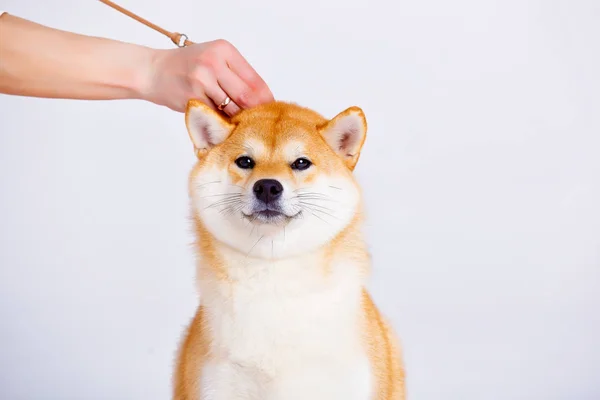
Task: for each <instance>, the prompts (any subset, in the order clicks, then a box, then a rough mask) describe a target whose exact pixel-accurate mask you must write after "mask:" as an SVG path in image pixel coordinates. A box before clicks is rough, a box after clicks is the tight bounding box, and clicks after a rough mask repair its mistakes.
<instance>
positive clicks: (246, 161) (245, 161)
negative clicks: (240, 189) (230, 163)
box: [235, 156, 254, 169]
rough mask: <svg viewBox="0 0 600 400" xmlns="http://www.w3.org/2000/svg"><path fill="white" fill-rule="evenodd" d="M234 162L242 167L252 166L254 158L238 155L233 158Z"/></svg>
mask: <svg viewBox="0 0 600 400" xmlns="http://www.w3.org/2000/svg"><path fill="white" fill-rule="evenodd" d="M235 164H236V165H237V166H238V167H240V168H242V169H252V168H254V160H253V159H251V158H250V157H247V156H242V157H239V158H238V159H237V160H235Z"/></svg>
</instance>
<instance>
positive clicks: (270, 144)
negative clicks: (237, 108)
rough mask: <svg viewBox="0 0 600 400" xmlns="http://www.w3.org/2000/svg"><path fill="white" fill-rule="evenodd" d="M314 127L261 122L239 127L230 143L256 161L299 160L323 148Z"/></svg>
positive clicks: (287, 122)
mask: <svg viewBox="0 0 600 400" xmlns="http://www.w3.org/2000/svg"><path fill="white" fill-rule="evenodd" d="M320 136H321V135H320V133H319V132H318V130H317V127H316V126H315V125H311V124H310V123H306V122H305V121H298V120H295V121H294V120H288V119H279V120H270V121H269V120H261V121H260V123H246V124H240V125H239V126H238V127H237V129H236V130H235V132H234V134H232V136H231V138H230V140H231V142H232V143H233V144H235V145H237V147H238V148H239V149H240V151H242V152H244V153H247V154H248V155H249V156H252V157H255V158H263V157H274V156H279V157H283V158H285V159H291V158H297V157H301V156H302V155H304V154H305V153H306V152H307V151H309V149H315V147H318V146H319V145H322V144H324V142H323V140H322V139H321V137H320Z"/></svg>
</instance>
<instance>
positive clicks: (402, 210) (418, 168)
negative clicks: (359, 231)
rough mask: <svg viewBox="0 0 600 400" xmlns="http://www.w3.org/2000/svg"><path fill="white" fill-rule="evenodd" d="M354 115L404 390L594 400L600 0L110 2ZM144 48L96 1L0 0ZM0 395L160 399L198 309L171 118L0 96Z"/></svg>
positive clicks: (383, 299)
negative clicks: (231, 47) (211, 44)
mask: <svg viewBox="0 0 600 400" xmlns="http://www.w3.org/2000/svg"><path fill="white" fill-rule="evenodd" d="M120 4H121V5H123V6H125V7H126V8H129V9H131V10H133V11H135V12H137V13H139V14H140V15H142V16H144V17H146V18H148V19H149V20H151V21H153V22H156V23H158V24H159V25H161V26H164V27H165V28H167V29H170V30H174V31H180V32H185V33H187V34H188V35H189V36H190V38H191V39H192V40H194V41H204V40H212V39H217V38H225V39H228V40H229V41H231V42H232V43H234V44H235V45H236V46H237V47H238V48H239V49H240V51H241V52H242V53H243V54H244V55H245V56H246V57H247V58H248V59H249V61H250V62H251V63H252V64H253V65H254V66H255V68H256V69H257V70H258V71H259V73H260V74H261V75H262V76H263V77H264V78H265V80H266V81H267V82H268V83H269V85H270V86H271V88H272V90H273V92H274V94H275V96H276V97H277V98H278V99H281V100H289V101H294V102H298V103H300V104H302V105H305V106H309V107H311V108H314V109H315V110H317V111H319V112H321V113H323V114H325V115H326V116H328V117H332V116H333V115H335V114H336V113H337V112H339V111H341V110H343V109H344V108H346V107H348V106H351V105H358V106H361V107H362V108H363V109H364V110H365V112H366V115H367V118H368V120H369V123H370V125H369V126H370V130H369V136H368V139H367V142H366V145H365V146H366V147H365V149H364V153H363V156H362V158H361V161H360V163H359V167H358V170H357V174H358V176H359V178H360V181H361V182H362V184H363V187H364V189H365V193H366V200H367V206H368V211H369V223H368V227H367V228H368V233H369V240H370V244H371V249H372V252H373V256H374V263H375V271H374V274H373V277H372V281H371V283H370V288H371V290H372V292H373V295H374V297H375V299H376V300H377V301H378V304H379V305H380V307H381V309H382V310H383V312H384V313H386V315H388V316H389V318H390V319H391V321H392V323H393V324H394V327H395V328H396V330H397V331H398V334H399V335H400V337H401V339H402V343H403V346H404V351H405V361H406V368H407V379H408V391H409V399H410V400H496V399H498V400H500V399H501V400H508V399H510V400H521V399H522V400H558V399H561V400H592V399H598V398H600V379H598V371H599V370H598V364H599V363H600V343H599V342H600V341H599V340H598V338H599V337H600V311H599V308H600V293H599V289H600V288H599V286H600V117H599V115H600V113H599V111H600V96H599V92H600V82H599V79H600V78H599V75H600V74H599V72H598V71H600V51H599V49H600V44H599V39H600V22H599V21H600V2H598V1H596V0H589V1H583V0H582V1H566V0H565V1H548V0H545V1H542V0H539V1H533V0H530V1H524V0H510V1H508V0H504V1H491V0H486V1H482V0H472V1H468V0H457V1H446V0H418V1H417V0H406V1H391V0H388V1H386V2H384V1H375V0H370V1H368V2H367V1H363V2H357V1H347V0H345V1H343V0H328V1H326V0H319V1H314V0H310V1H308V0H303V1H294V2H292V1H281V0H253V1H248V0H228V1H216V2H215V1H213V2H209V1H200V0H197V1H193V0H180V1H177V2H172V3H170V2H168V1H143V0H122V1H121V2H120ZM0 8H4V9H5V10H7V11H9V12H12V13H14V14H16V15H20V16H22V17H25V18H29V19H32V20H34V21H36V22H40V23H43V24H46V25H49V26H53V27H56V28H60V29H65V30H71V31H75V32H79V33H84V34H90V35H97V36H105V37H111V38H115V39H119V40H124V41H130V42H134V43H139V44H144V45H148V46H154V47H163V48H168V47H172V45H171V43H170V42H169V40H168V39H166V38H164V37H163V36H161V35H159V34H158V33H155V32H154V31H152V30H150V29H149V28H147V27H145V26H143V25H141V24H139V23H137V22H135V21H133V20H131V19H129V18H127V17H125V16H123V15H121V14H119V13H117V12H116V11H114V10H111V9H110V8H108V7H107V6H105V5H103V4H101V3H100V2H97V1H65V0H63V1H22V0H19V1H17V0H12V1H6V0H3V1H0ZM0 112H1V119H0V132H1V133H0V189H1V198H0V398H2V399H7V400H8V399H11V400H13V399H14V400H20V399H35V400H38V399H40V400H45V399H60V400H71V399H77V400H82V399H85V400H96V399H98V400H100V399H102V400H107V399H110V400H120V399H131V400H137V399H140V400H142V399H143V400H149V399H168V398H169V396H170V381H171V371H172V363H173V359H174V356H175V351H176V348H177V345H178V342H179V338H180V335H181V333H182V331H183V328H184V327H185V325H186V324H187V322H188V320H189V318H191V317H192V315H193V312H194V310H195V307H196V301H197V297H196V293H195V289H194V283H193V277H194V266H193V253H192V247H191V242H192V236H191V224H190V222H189V219H188V217H189V215H188V199H187V191H186V190H187V188H186V181H187V174H188V171H189V169H190V168H191V166H192V165H193V162H194V157H193V153H192V148H191V145H190V143H189V140H188V137H187V133H186V131H185V126H184V121H183V115H182V114H179V113H176V112H173V111H171V110H169V109H167V108H162V107H158V106H155V105H153V104H150V103H143V102H140V101H115V102H83V101H62V100H41V99H28V98H19V97H9V96H0Z"/></svg>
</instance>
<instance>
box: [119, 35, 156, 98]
mask: <svg viewBox="0 0 600 400" xmlns="http://www.w3.org/2000/svg"><path fill="white" fill-rule="evenodd" d="M159 54H160V50H157V49H152V48H148V47H143V46H136V48H135V52H132V53H130V55H132V57H131V61H130V62H129V63H128V64H129V65H128V72H127V77H126V78H125V82H126V83H125V85H126V89H127V90H128V91H129V93H130V97H131V98H133V99H139V100H149V99H150V97H151V93H152V87H153V82H154V77H155V75H156V73H155V71H156V63H157V58H158V57H159Z"/></svg>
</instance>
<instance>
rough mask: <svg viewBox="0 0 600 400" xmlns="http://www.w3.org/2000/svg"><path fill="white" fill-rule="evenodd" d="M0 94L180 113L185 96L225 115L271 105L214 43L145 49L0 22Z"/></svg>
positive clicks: (229, 50) (223, 45)
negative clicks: (119, 102)
mask: <svg viewBox="0 0 600 400" xmlns="http://www.w3.org/2000/svg"><path fill="white" fill-rule="evenodd" d="M0 93H5V94H12V95H21V96H31V97H45V98H68V99H85V100H113V99H142V100H146V101H151V102H153V103H156V104H159V105H164V106H167V107H169V108H171V109H173V110H176V111H180V112H182V111H184V109H185V105H186V104H187V101H188V100H189V99H190V98H196V99H199V100H201V101H203V102H205V103H206V104H209V105H210V106H211V107H214V108H216V106H217V105H218V104H220V103H221V102H222V101H223V99H224V98H225V96H227V95H228V96H229V97H231V99H232V103H230V105H228V106H227V107H226V108H225V110H224V111H226V112H227V113H228V114H230V115H233V114H235V113H237V112H238V111H239V108H247V107H251V106H254V105H258V104H261V103H264V102H269V101H272V100H273V95H272V94H271V91H270V90H269V88H268V87H267V85H266V83H265V82H264V81H263V79H262V78H261V77H260V76H259V75H258V74H257V73H256V71H254V69H253V68H252V67H251V66H250V65H249V63H248V62H247V61H246V60H245V59H244V58H243V57H242V56H241V54H240V53H239V52H238V51H237V49H235V47H234V46H233V45H231V44H229V43H228V42H226V41H222V40H217V41H212V42H207V43H198V44H194V45H191V46H189V47H185V48H181V49H180V48H176V49H168V50H162V49H152V48H148V47H144V46H139V45H135V44H130V43H124V42H120V41H116V40H111V39H106V38H99V37H92V36H86V35H80V34H76V33H72V32H66V31H62V30H58V29H54V28H50V27H47V26H44V25H40V24H38V23H35V22H32V21H28V20H26V19H23V18H20V17H17V16H14V15H11V14H8V13H4V14H2V15H1V16H0Z"/></svg>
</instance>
